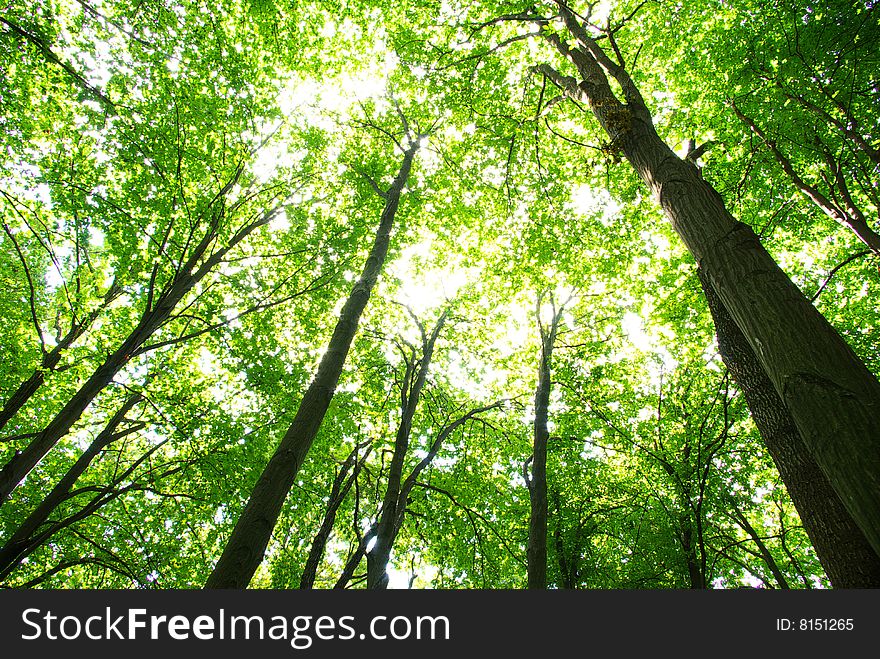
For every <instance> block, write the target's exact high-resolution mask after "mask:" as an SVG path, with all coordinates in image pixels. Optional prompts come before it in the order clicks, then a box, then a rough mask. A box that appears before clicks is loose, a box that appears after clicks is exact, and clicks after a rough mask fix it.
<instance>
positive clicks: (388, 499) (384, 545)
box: [367, 312, 447, 590]
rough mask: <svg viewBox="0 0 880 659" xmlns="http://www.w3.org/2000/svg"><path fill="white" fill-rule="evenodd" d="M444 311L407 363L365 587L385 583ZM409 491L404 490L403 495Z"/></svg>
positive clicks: (403, 508)
mask: <svg viewBox="0 0 880 659" xmlns="http://www.w3.org/2000/svg"><path fill="white" fill-rule="evenodd" d="M446 315H447V314H446V312H444V313H443V315H441V316H440V320H438V321H437V325H436V326H435V327H434V330H433V331H432V332H431V335H430V337H423V339H422V357H421V359H419V360H418V362H416V360H415V355H412V358H411V360H410V361H409V363H408V364H407V369H406V376H405V377H404V383H403V393H402V397H401V410H400V411H401V415H400V424H399V425H398V427H397V434H396V436H395V438H394V453H393V454H392V456H391V464H390V465H389V467H388V482H387V483H386V485H385V496H384V497H383V499H382V513H381V514H380V516H379V521H378V523H377V524H376V536H375V537H376V542H375V544H374V545H373V547H372V548H371V549H370V551H369V552H368V553H367V588H368V589H370V590H381V589H384V588H387V587H388V561H389V560H390V559H391V549H392V547H393V546H394V541H395V539H396V538H397V533H398V532H399V531H400V527H401V525H402V524H403V514H404V511H405V509H406V498H405V497H402V496H401V494H402V492H401V490H402V485H403V465H404V461H405V460H406V455H407V452H408V450H409V440H410V435H411V434H412V422H413V417H414V416H415V414H416V409H418V406H419V399H420V398H421V395H422V388H423V387H424V386H425V380H426V379H427V377H428V369H429V368H430V366H431V359H432V357H433V356H434V345H435V344H436V343H437V337H438V336H440V331H441V330H442V329H443V325H444V324H445V322H446ZM408 494H409V493H408V492H407V493H406V495H408Z"/></svg>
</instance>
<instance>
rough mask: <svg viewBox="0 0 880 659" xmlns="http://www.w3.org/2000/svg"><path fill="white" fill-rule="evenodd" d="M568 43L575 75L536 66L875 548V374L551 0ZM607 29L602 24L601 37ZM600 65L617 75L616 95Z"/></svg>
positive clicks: (622, 75)
mask: <svg viewBox="0 0 880 659" xmlns="http://www.w3.org/2000/svg"><path fill="white" fill-rule="evenodd" d="M559 7H560V12H561V15H562V17H563V19H564V21H565V24H566V27H567V29H568V32H569V33H570V34H571V36H573V37H574V38H575V40H576V42H577V46H576V47H574V48H570V47H569V46H568V45H567V44H566V43H564V42H563V41H562V40H561V39H560V38H559V37H558V36H556V35H555V34H548V35H547V38H548V40H549V41H550V42H551V43H552V44H553V45H554V46H555V47H556V48H557V50H558V51H559V52H560V53H561V54H562V55H563V56H564V57H565V58H566V59H568V60H569V61H570V62H571V63H572V64H573V65H574V66H575V67H576V68H577V70H578V73H579V77H580V80H575V79H574V78H572V77H566V76H561V75H560V74H559V73H557V72H556V71H555V70H554V69H552V67H549V66H547V65H544V66H541V67H538V70H539V71H541V72H543V73H544V74H545V75H547V76H548V77H549V78H550V79H551V80H553V81H554V82H555V83H556V84H557V85H559V86H560V87H561V88H562V89H563V90H564V92H565V93H566V94H567V95H568V96H570V97H572V98H575V99H577V100H578V101H580V102H585V103H587V104H588V105H589V107H590V110H591V111H592V112H593V114H594V115H595V117H596V118H597V119H598V121H599V123H600V125H601V126H602V128H603V129H604V130H605V131H606V133H607V134H608V135H609V137H610V138H611V143H612V145H613V147H614V148H619V149H620V150H621V151H622V153H623V154H624V155H625V156H626V158H627V160H628V161H629V163H630V164H631V165H632V167H633V168H634V169H635V170H636V172H637V173H638V174H639V176H640V178H641V179H642V180H643V181H644V183H645V184H646V185H647V186H648V187H649V189H650V190H651V191H652V192H653V193H654V194H655V196H656V198H657V199H658V201H659V203H660V206H661V207H662V209H663V211H664V213H665V214H666V216H667V217H668V218H669V220H670V222H671V223H672V226H673V228H674V229H675V231H676V233H678V235H679V236H680V237H681V239H682V240H683V241H684V243H685V245H686V246H687V248H688V250H689V251H690V253H691V254H692V255H693V257H694V258H695V260H696V262H697V264H698V266H699V267H701V268H702V269H703V270H704V272H705V275H706V277H707V279H708V281H709V283H710V284H711V286H712V288H713V289H714V290H715V291H716V293H717V294H718V297H719V298H720V299H721V301H722V303H723V304H724V307H725V308H726V309H727V311H728V312H729V313H730V315H731V317H732V318H733V320H734V322H735V323H736V325H737V326H738V327H739V328H740V330H741V331H742V333H743V335H744V336H745V337H746V340H747V341H748V343H749V345H750V346H751V348H752V350H753V351H754V353H755V355H756V357H757V359H758V361H759V363H760V364H761V367H762V368H763V370H764V372H765V373H766V374H767V376H768V377H769V379H770V381H771V382H772V383H773V387H774V389H775V390H776V392H777V393H778V394H779V396H780V398H781V399H782V401H783V402H784V403H785V405H786V407H787V408H788V410H789V412H790V413H791V416H792V418H793V419H794V422H795V424H796V426H797V428H798V430H799V431H800V433H801V437H802V438H803V440H804V443H805V444H806V445H807V447H808V448H809V450H810V452H811V453H812V454H813V456H814V457H815V459H816V462H817V463H818V464H819V466H820V468H821V469H822V471H823V472H824V473H825V474H826V476H827V477H828V479H829V481H830V482H831V484H832V486H833V487H834V490H835V491H836V492H837V493H838V495H839V496H840V498H841V500H842V501H843V503H844V505H845V506H846V508H847V510H848V511H849V512H850V514H851V515H852V517H853V519H854V520H855V521H856V523H857V524H858V525H859V527H860V528H861V529H862V531H863V532H864V534H865V536H866V538H867V539H868V541H869V542H870V543H871V545H872V547H873V548H874V550H875V551H877V552H880V383H878V381H877V378H876V377H875V376H874V375H873V374H872V373H871V372H870V371H869V370H868V369H867V367H866V366H865V365H864V364H863V363H862V362H861V361H860V360H859V358H858V357H857V356H856V355H855V353H854V352H853V351H852V349H851V348H850V347H849V346H848V345H847V344H846V342H844V341H843V339H842V338H841V337H840V335H839V334H838V333H837V332H836V331H835V330H834V328H833V327H831V325H830V324H829V323H828V321H827V320H825V318H824V317H822V315H821V314H820V313H819V312H818V311H817V310H816V309H815V307H813V306H812V305H811V304H810V302H809V300H807V299H806V298H805V297H804V295H803V294H802V293H801V291H800V290H799V289H798V288H797V287H796V286H795V285H794V284H793V283H792V281H791V280H790V279H789V278H788V277H787V276H786V274H785V273H784V272H783V271H782V270H781V269H780V268H779V266H778V265H777V264H776V262H775V261H774V260H773V258H772V257H771V256H770V254H769V253H768V252H767V251H766V250H765V249H764V247H763V246H762V245H761V242H760V240H759V239H758V237H757V236H756V235H755V233H754V231H752V229H751V228H750V227H748V226H747V225H745V224H743V223H741V222H738V221H737V220H736V219H734V217H733V216H732V215H731V214H730V213H729V212H728V211H727V209H726V208H725V206H724V202H723V200H722V198H721V196H720V195H719V194H718V193H717V192H716V191H715V189H714V188H712V186H711V185H709V184H708V183H707V182H706V181H704V180H703V179H702V177H701V176H700V175H699V172H698V171H697V169H696V168H695V167H694V166H693V165H692V164H690V163H688V162H686V161H684V160H682V159H681V158H679V157H677V156H676V155H675V154H674V153H673V152H672V150H671V149H670V148H669V147H668V146H667V145H666V144H665V143H664V142H663V140H661V139H660V137H659V136H658V135H657V132H656V131H655V130H654V126H653V123H652V117H651V114H650V111H649V110H648V108H647V105H646V104H645V102H644V99H643V98H642V96H641V94H640V92H639V91H638V89H637V88H636V86H635V84H634V83H633V81H632V79H631V78H630V77H629V75H628V74H627V73H626V71H625V70H624V68H623V66H622V65H620V64H617V63H615V62H613V61H611V60H610V59H609V58H608V56H607V54H606V53H605V52H604V51H603V50H602V49H601V48H600V47H599V46H598V44H597V43H596V42H595V40H593V39H592V38H591V37H590V36H589V35H588V34H587V32H586V30H585V29H584V28H583V27H582V26H581V25H580V24H579V23H578V20H577V18H576V17H575V16H574V15H573V14H572V13H571V11H570V10H569V9H568V8H567V7H566V6H565V5H564V4H563V3H561V2H560V3H559ZM610 38H613V35H612V36H611V37H610ZM606 72H607V73H608V74H610V75H612V76H613V77H614V78H615V79H616V80H617V81H618V82H619V83H620V85H621V88H622V90H623V97H624V100H625V103H624V102H621V101H620V100H619V99H618V98H617V97H616V96H615V94H614V92H613V91H612V90H611V87H610V85H609V83H608V78H607V76H606Z"/></svg>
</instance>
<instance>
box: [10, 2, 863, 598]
mask: <svg viewBox="0 0 880 659" xmlns="http://www.w3.org/2000/svg"><path fill="white" fill-rule="evenodd" d="M878 18H880V17H878V13H877V9H876V8H875V4H874V2H873V1H872V0H829V1H827V2H821V3H811V2H804V1H801V0H768V1H763V2H757V1H755V0H643V1H639V2H636V1H633V0H620V1H614V0H600V1H598V2H592V3H591V2H588V1H586V0H584V1H581V2H570V3H565V2H562V1H561V0H546V1H544V2H463V1H462V2H460V1H458V0H442V1H440V2H433V1H430V2H429V1H421V0H412V1H409V2H400V3H378V2H370V1H369V0H352V1H350V2H342V1H329V0H328V1H323V0H318V1H308V0H304V1H298V2H294V1H293V0H217V1H216V2H213V3H210V4H209V3H206V2H204V1H203V0H192V1H190V0H144V1H143V2H138V3H132V2H122V1H118V0H36V1H35V2H28V3H25V2H23V1H21V0H13V1H12V2H10V3H7V4H6V5H5V7H4V9H2V10H0V71H2V72H3V75H2V76H0V108H2V111H0V122H2V130H0V214H2V218H3V232H2V234H0V278H2V287H0V355H2V358H0V405H2V410H0V584H2V586H3V587H7V588H161V589H168V588H202V587H208V588H245V587H251V588H280V589H287V588H374V589H375V588H386V587H396V588H407V587H409V588H492V589H497V588H538V589H543V588H559V589H582V588H591V589H611V588H614V589H669V588H737V587H744V586H745V587H757V588H782V589H789V588H791V589H794V588H806V589H809V588H828V587H838V588H839V587H880V383H878V381H877V375H878V373H880V353H878V339H877V337H878V331H880V314H878V307H877V304H876V300H877V294H878V291H880V261H878V257H880V234H878V233H877V231H878V230H880V227H878V222H880V115H878V111H877V109H878V108H880V20H878Z"/></svg>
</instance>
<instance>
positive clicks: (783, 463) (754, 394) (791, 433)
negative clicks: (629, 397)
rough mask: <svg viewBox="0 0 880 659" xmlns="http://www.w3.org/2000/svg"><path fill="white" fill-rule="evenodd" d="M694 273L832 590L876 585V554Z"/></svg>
mask: <svg viewBox="0 0 880 659" xmlns="http://www.w3.org/2000/svg"><path fill="white" fill-rule="evenodd" d="M698 274H699V275H700V281H701V283H702V284H703V291H704V293H705V295H706V300H707V301H708V303H709V311H710V312H711V313H712V318H713V320H714V321H715V331H716V333H717V336H718V349H719V351H720V353H721V358H722V359H723V360H724V364H725V365H726V366H727V368H728V370H729V371H730V374H731V375H732V376H733V378H734V380H735V381H736V383H737V384H738V385H739V387H740V389H741V390H742V392H743V395H744V396H745V399H746V403H747V404H748V406H749V410H750V412H751V415H752V419H753V420H754V422H755V425H756V426H757V428H758V431H759V432H760V433H761V437H762V438H763V439H764V445H765V446H766V447H767V452H768V453H769V454H770V457H772V458H773V462H774V463H775V464H776V467H777V469H778V470H779V474H780V476H781V477H782V481H783V482H784V483H785V487H786V489H787V490H788V494H789V496H790V497H791V500H792V503H794V506H795V508H796V509H797V511H798V515H799V516H800V518H801V523H802V524H803V526H804V529H805V530H806V532H807V535H809V537H810V540H811V541H812V542H813V547H814V548H815V549H816V555H817V556H818V557H819V561H820V562H821V563H822V567H823V568H825V572H826V574H827V575H828V578H829V579H830V580H831V584H832V585H833V586H834V587H835V588H878V587H880V557H878V555H877V553H876V552H875V551H874V550H873V549H872V548H871V545H870V544H869V543H868V541H867V540H866V539H865V535H864V533H862V531H861V530H860V529H859V527H858V525H857V524H856V523H855V521H854V520H853V518H852V516H851V515H850V514H849V512H848V511H847V510H846V507H845V506H844V505H843V502H842V501H841V500H840V497H839V496H838V495H837V493H836V492H835V491H834V488H832V487H831V483H830V482H829V480H828V478H827V477H826V476H825V474H824V473H823V472H822V470H821V469H820V468H819V465H818V464H817V462H816V460H815V459H814V458H813V456H812V455H811V453H810V451H809V450H808V449H807V447H806V445H805V444H804V441H803V439H802V438H801V435H800V432H798V429H797V427H796V426H795V423H794V420H793V419H792V418H791V414H789V412H788V410H787V409H786V407H785V404H784V403H783V402H782V399H780V398H779V395H778V394H777V393H776V390H775V389H774V388H773V384H772V383H771V382H770V380H769V379H768V378H767V375H766V374H765V373H764V370H763V369H762V368H761V365H760V364H759V363H758V360H757V358H756V357H755V353H754V352H753V351H752V349H751V347H750V346H749V344H748V342H747V341H746V339H745V337H744V336H743V334H742V332H741V331H740V330H739V328H738V327H737V326H736V323H734V322H733V319H732V318H731V317H730V314H728V313H727V310H726V309H725V308H724V305H723V304H722V303H721V300H720V299H719V298H718V296H717V295H716V294H715V291H714V290H712V287H711V286H710V285H709V284H708V281H707V280H706V278H705V276H704V275H703V273H702V272H701V271H699V270H698Z"/></svg>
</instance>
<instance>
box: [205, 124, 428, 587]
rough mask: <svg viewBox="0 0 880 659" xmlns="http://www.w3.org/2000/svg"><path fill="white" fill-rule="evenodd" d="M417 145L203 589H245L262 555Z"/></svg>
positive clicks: (372, 278) (372, 280)
mask: <svg viewBox="0 0 880 659" xmlns="http://www.w3.org/2000/svg"><path fill="white" fill-rule="evenodd" d="M417 148H418V140H415V141H413V142H412V144H411V145H410V146H409V148H408V149H407V150H406V153H405V154H404V157H403V162H402V163H401V166H400V170H399V171H398V173H397V177H396V178H395V179H394V182H393V183H392V184H391V187H390V188H389V190H388V192H387V193H386V194H385V208H384V210H383V211H382V217H381V219H380V222H379V228H378V230H377V232H376V238H375V241H374V242H373V247H372V248H371V249H370V254H369V256H368V258H367V261H366V263H365V264H364V269H363V271H362V273H361V277H360V279H359V280H358V282H357V283H356V284H355V286H354V288H353V289H352V291H351V293H350V294H349V296H348V300H346V302H345V305H344V306H343V307H342V311H341V312H340V314H339V320H338V321H337V323H336V327H335V329H334V330H333V335H332V336H331V338H330V343H329V345H328V347H327V352H326V353H324V356H323V357H322V359H321V363H320V365H319V366H318V372H317V373H316V374H315V377H314V379H313V380H312V382H311V384H310V385H309V387H308V389H307V390H306V392H305V394H304V395H303V398H302V401H301V402H300V405H299V409H298V410H297V412H296V416H295V417H294V419H293V422H292V423H291V424H290V427H289V428H288V429H287V432H286V433H285V434H284V437H283V438H282V439H281V442H280V443H279V445H278V448H277V449H276V450H275V453H274V454H273V455H272V457H271V458H270V459H269V462H268V464H267V465H266V467H265V469H264V470H263V473H262V474H260V477H259V478H258V479H257V483H256V485H255V486H254V489H253V491H252V492H251V496H250V499H249V500H248V502H247V504H246V505H245V508H244V510H243V511H242V513H241V517H239V519H238V522H237V523H236V525H235V528H234V529H233V531H232V534H231V535H230V537H229V541H228V542H227V543H226V547H225V548H224V550H223V554H222V555H221V556H220V559H219V560H218V561H217V564H216V566H215V567H214V569H213V571H212V572H211V574H210V576H209V577H208V580H207V581H206V583H205V588H246V587H247V585H248V583H250V580H251V577H253V575H254V572H256V571H257V568H258V567H259V565H260V562H261V561H262V560H263V555H264V554H265V552H266V547H267V546H268V545H269V540H270V538H271V537H272V531H273V529H274V528H275V524H276V522H277V521H278V516H279V515H280V514H281V507H282V506H283V505H284V500H285V499H286V498H287V494H288V492H290V488H291V487H292V485H293V482H294V480H295V479H296V474H297V472H298V471H299V468H300V467H301V466H302V463H303V461H304V460H305V458H306V454H307V453H308V451H309V449H310V448H311V446H312V442H313V441H314V440H315V436H316V435H317V434H318V429H319V428H320V426H321V422H322V421H323V420H324V415H325V414H326V413H327V408H328V407H329V406H330V401H331V399H332V398H333V393H334V391H335V390H336V385H337V383H338V382H339V376H340V375H341V374H342V367H343V365H344V364H345V359H346V357H347V356H348V350H349V348H350V347H351V343H352V341H353V340H354V335H355V333H356V332H357V327H358V322H359V321H360V317H361V314H362V313H363V311H364V308H365V307H366V306H367V302H368V301H369V299H370V293H371V292H372V290H373V286H375V284H376V280H377V279H378V277H379V273H380V272H381V270H382V266H383V264H384V263H385V256H386V255H387V253H388V244H389V241H390V237H391V229H392V227H393V225H394V215H395V213H396V212H397V207H398V206H399V204H400V195H401V193H402V191H403V187H404V185H406V181H407V178H408V177H409V172H410V169H411V167H412V161H413V158H414V156H415V152H416V150H417Z"/></svg>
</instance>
